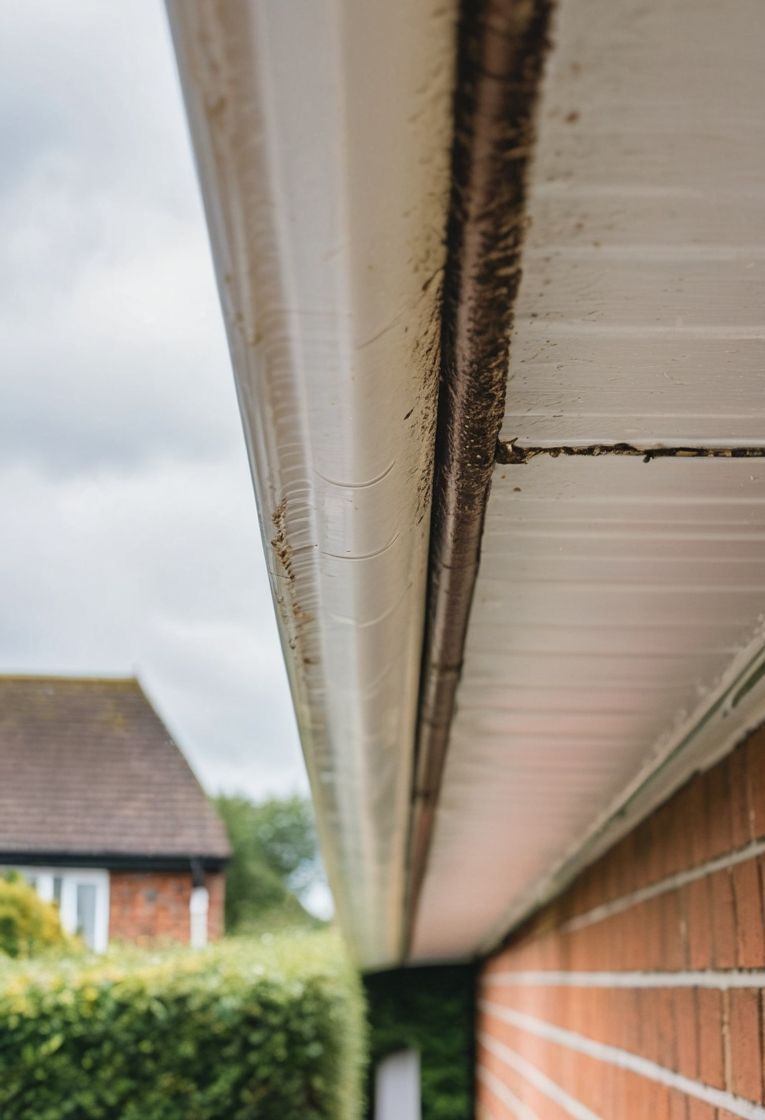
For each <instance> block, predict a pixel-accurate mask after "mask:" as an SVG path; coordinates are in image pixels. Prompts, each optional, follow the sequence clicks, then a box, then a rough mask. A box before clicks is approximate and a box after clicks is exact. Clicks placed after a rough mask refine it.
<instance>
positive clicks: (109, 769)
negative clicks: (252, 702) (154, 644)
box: [0, 676, 229, 950]
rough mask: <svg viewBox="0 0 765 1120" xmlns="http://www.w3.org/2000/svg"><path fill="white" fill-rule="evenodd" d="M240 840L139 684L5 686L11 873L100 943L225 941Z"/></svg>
mask: <svg viewBox="0 0 765 1120" xmlns="http://www.w3.org/2000/svg"><path fill="white" fill-rule="evenodd" d="M228 855H229V846H228V840H227V837H226V833H225V829H224V827H223V824H222V822H221V820H220V819H219V818H218V816H217V814H216V813H215V810H214V809H213V807H212V805H211V804H210V802H209V800H208V799H207V797H206V796H205V793H204V791H203V790H202V788H201V786H200V785H199V782H198V781H197V778H196V777H195V775H194V773H193V771H192V770H191V768H190V767H189V765H188V763H187V762H186V760H185V758H184V757H183V754H182V753H181V751H180V749H179V747H178V746H177V744H176V743H175V742H174V741H173V739H172V738H171V736H170V734H169V732H168V731H167V729H166V728H165V726H164V725H163V723H162V721H161V720H160V718H159V716H158V715H157V713H156V712H155V711H154V709H153V708H152V706H151V704H150V703H149V701H148V699H147V698H146V696H145V694H144V692H143V691H142V689H141V686H140V685H139V683H138V681H137V680H134V679H127V680H111V679H104V680H100V679H91V678H69V677H26V676H24V677H22V676H13V677H2V678H0V867H4V868H16V869H19V870H21V871H22V872H23V874H24V875H25V876H26V877H27V878H28V879H29V880H30V882H32V883H33V884H34V885H35V886H36V888H37V890H38V892H39V893H40V895H41V896H42V897H44V898H46V899H50V900H54V901H56V902H57V903H58V904H59V906H60V910H61V919H62V923H63V925H64V926H65V927H66V928H68V929H69V930H72V931H75V930H77V931H79V932H80V933H81V934H82V936H84V938H85V940H86V941H87V942H88V943H89V944H90V945H91V947H93V948H95V949H97V950H103V949H105V948H106V946H107V944H108V942H109V941H110V940H115V941H138V942H147V941H153V940H160V939H169V940H174V941H180V942H185V943H191V944H195V945H198V946H201V945H204V944H205V943H206V942H207V940H208V938H216V937H220V936H221V934H222V933H223V900H224V885H225V865H226V860H227V858H228Z"/></svg>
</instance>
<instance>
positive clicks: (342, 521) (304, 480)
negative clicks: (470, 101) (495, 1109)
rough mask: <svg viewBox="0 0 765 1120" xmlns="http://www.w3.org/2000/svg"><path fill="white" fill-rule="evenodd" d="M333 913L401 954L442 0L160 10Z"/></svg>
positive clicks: (363, 952) (238, 2) (441, 166)
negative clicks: (172, 55)
mask: <svg viewBox="0 0 765 1120" xmlns="http://www.w3.org/2000/svg"><path fill="white" fill-rule="evenodd" d="M168 11H169V15H170V22H171V27H172V33H173V37H174V41H175V48H176V53H177V56H178V61H179V68H180V73H181V80H182V84H183V89H184V94H185V99H186V105H187V110H188V115H189V120H190V125H191V133H192V139H193V144H194V148H195V153H196V158H197V163H198V168H199V173H200V178H201V182H202V190H203V195H204V200H205V206H206V210H207V218H208V224H209V227H210V234H211V240H212V247H213V255H214V259H215V265H216V270H217V275H218V284H219V289H220V295H221V300H222V304H223V311H224V315H225V320H226V325H227V330H228V336H229V344H230V348H231V354H232V359H233V365H234V372H235V377H236V384H237V390H238V394H239V400H240V405H241V410H242V416H243V419H244V427H245V433H246V438H247V442H248V447H249V452H250V459H251V464H252V472H253V477H254V483H255V491H256V497H257V504H258V510H259V514H260V520H261V528H262V532H263V539H264V545H265V549H266V555H267V558H268V566H269V572H270V577H271V583H272V589H273V595H274V600H275V604H276V611H277V616H278V621H279V627H280V631H281V637H282V643H283V647H284V653H285V658H286V661H287V667H288V671H289V676H290V682H291V686H292V692H293V698H294V702H295V707H296V711H297V717H298V723H299V727H300V734H301V738H302V743H303V749H304V753H305V758H306V763H307V767H308V772H309V777H310V782H311V786H312V791H313V796H314V801H315V805H316V810H317V816H318V825H319V832H320V837H321V842H322V851H323V854H324V858H325V860H326V864H327V868H328V873H329V877H330V882H331V885H332V888H333V893H334V896H335V901H336V904H337V909H338V914H339V918H340V922H341V924H342V926H343V928H344V931H345V933H346V936H347V937H348V939H349V940H350V942H351V944H352V946H353V947H354V949H355V951H356V953H357V956H358V957H359V959H360V961H361V962H362V963H363V964H364V965H365V966H366V967H377V966H382V965H386V964H391V963H393V962H395V961H397V960H398V959H399V958H400V954H401V951H402V938H403V905H404V887H405V870H406V869H405V861H406V844H407V831H408V827H409V808H410V793H411V785H412V762H413V750H414V734H415V721H416V713H417V694H418V685H419V671H420V657H421V648H422V628H423V610H424V599H425V597H424V590H425V576H426V566H427V552H428V529H429V524H430V501H431V482H432V479H431V474H432V466H433V441H434V423H435V410H436V395H437V388H438V385H437V380H438V332H439V308H438V300H439V292H440V271H441V269H442V266H443V258H444V249H443V237H444V229H445V225H446V208H447V201H448V187H449V151H450V145H451V91H452V85H453V58H454V38H455V22H456V3H454V2H452V0H420V2H419V3H417V4H412V3H410V2H409V0H387V2H386V3H384V4H381V3H376V2H374V0H289V2H285V0H195V2H194V3H189V2H186V0H168Z"/></svg>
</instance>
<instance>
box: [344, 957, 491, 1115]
mask: <svg viewBox="0 0 765 1120" xmlns="http://www.w3.org/2000/svg"><path fill="white" fill-rule="evenodd" d="M364 986H365V988H366V996H367V1003H368V1006H369V1024H370V1059H371V1062H370V1067H369V1072H370V1086H369V1094H368V1100H369V1101H370V1102H371V1100H372V1095H373V1094H372V1084H371V1081H372V1078H373V1077H374V1068H375V1065H376V1064H377V1063H378V1062H379V1061H380V1060H381V1059H382V1058H384V1057H385V1056H386V1055H387V1054H390V1053H392V1052H393V1051H394V1050H400V1049H413V1050H417V1051H419V1054H420V1076H421V1080H422V1120H471V1118H472V1116H473V1080H474V1076H475V1071H474V1061H475V1050H474V1033H475V1032H474V1020H475V970H474V969H473V967H472V966H446V967H431V968H404V969H396V970H392V971H390V972H377V973H371V974H370V975H369V976H366V977H365V978H364ZM370 1111H371V1109H370ZM368 1115H369V1113H368Z"/></svg>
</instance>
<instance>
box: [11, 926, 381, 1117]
mask: <svg viewBox="0 0 765 1120" xmlns="http://www.w3.org/2000/svg"><path fill="white" fill-rule="evenodd" d="M363 1045H364V1007H363V997H362V995H361V988H360V984H359V981H358V979H357V977H356V975H355V973H354V972H353V970H352V969H351V968H350V966H349V965H348V963H347V961H346V959H345V957H344V955H343V953H342V950H341V948H340V945H339V942H338V941H337V940H336V938H335V937H334V936H332V935H331V934H328V933H318V934H303V935H300V936H296V937H292V938H278V937H275V938H264V939H261V940H260V941H255V940H249V939H241V940H240V939H232V940H230V941H228V942H223V943H221V944H219V945H217V946H213V947H211V948H209V949H206V950H204V951H202V952H194V951H193V950H188V949H176V950H173V951H164V952H162V953H156V954H145V953H144V954H141V953H140V952H139V951H138V950H124V951H122V952H121V953H120V954H119V955H116V956H109V955H108V956H106V957H104V958H101V959H98V960H95V961H94V960H93V959H92V958H91V959H90V960H89V961H88V962H86V963H85V964H83V963H82V962H80V963H79V964H78V963H77V962H75V961H71V962H64V965H63V967H61V966H59V967H58V968H57V969H55V968H53V967H52V966H51V965H45V964H43V963H41V962H36V963H35V964H33V965H27V967H26V968H24V967H22V966H21V965H20V964H17V963H14V964H6V965H5V966H4V967H2V968H0V1115H1V1116H2V1117H3V1120H67V1118H71V1120H96V1118H98V1120H357V1117H358V1115H359V1110H360V1108H361V1100H360V1096H361V1091H360V1083H361V1078H362V1073H363V1068H362V1067H363Z"/></svg>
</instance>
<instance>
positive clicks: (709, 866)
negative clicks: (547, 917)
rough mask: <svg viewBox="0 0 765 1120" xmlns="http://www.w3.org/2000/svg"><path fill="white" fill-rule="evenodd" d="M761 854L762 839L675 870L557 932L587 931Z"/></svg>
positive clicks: (763, 851)
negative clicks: (653, 899) (595, 925)
mask: <svg viewBox="0 0 765 1120" xmlns="http://www.w3.org/2000/svg"><path fill="white" fill-rule="evenodd" d="M763 854H765V840H755V841H753V842H752V843H751V844H747V846H746V847H745V848H739V849H738V851H736V852H730V853H729V854H728V855H725V856H718V857H716V858H715V859H712V860H708V862H707V863H701V864H699V865H698V866H697V867H690V868H688V869H687V870H686V871H678V872H676V873H675V874H674V875H668V876H667V877H666V879H659V881H658V882H656V883H651V884H649V886H647V887H641V888H640V889H639V890H636V891H633V892H632V893H631V894H626V895H622V896H621V897H620V898H613V899H611V900H610V901H608V902H602V903H601V904H600V905H599V906H594V907H593V908H592V910H587V911H586V912H585V913H584V914H578V915H577V916H576V917H574V918H569V920H568V921H566V922H563V923H562V924H561V925H560V926H558V930H559V931H560V932H563V933H574V932H575V931H576V930H579V929H586V927H587V926H591V925H594V924H595V923H596V922H602V921H604V920H605V919H606V918H610V917H612V916H613V915H614V914H621V913H622V912H623V911H624V910H629V909H630V908H631V907H633V906H638V905H639V904H640V903H641V902H648V901H649V900H650V899H652V898H657V897H658V896H659V895H662V894H666V893H667V892H668V891H673V890H678V889H679V888H680V887H684V886H686V885H687V884H688V883H694V882H695V881H696V880H697V879H703V878H705V877H706V876H707V875H713V874H714V873H715V872H716V871H724V870H725V869H726V868H728V867H735V866H736V865H737V864H739V863H746V862H747V861H748V860H750V859H756V857H757V856H761V855H763Z"/></svg>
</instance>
